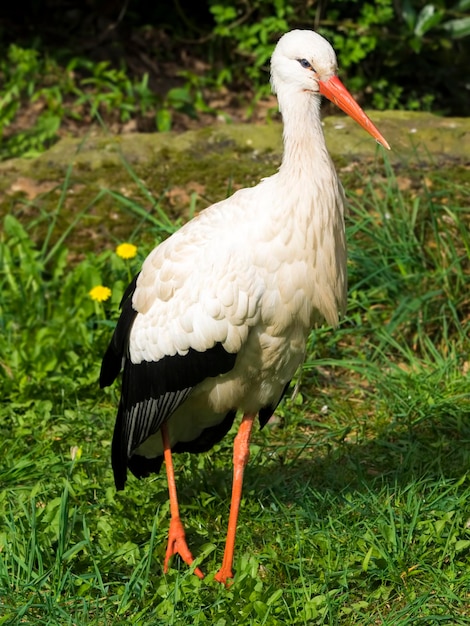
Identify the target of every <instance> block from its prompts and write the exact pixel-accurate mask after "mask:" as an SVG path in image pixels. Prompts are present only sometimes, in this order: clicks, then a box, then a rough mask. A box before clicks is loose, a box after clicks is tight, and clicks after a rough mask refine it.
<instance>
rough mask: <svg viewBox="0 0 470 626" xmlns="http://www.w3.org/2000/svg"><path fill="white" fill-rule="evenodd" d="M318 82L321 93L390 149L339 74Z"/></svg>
mask: <svg viewBox="0 0 470 626" xmlns="http://www.w3.org/2000/svg"><path fill="white" fill-rule="evenodd" d="M318 84H319V85H320V93H321V94H322V95H323V96H325V97H326V98H328V100H331V102H334V103H335V104H336V106H338V107H339V108H340V109H342V110H343V111H344V112H345V113H347V114H348V115H349V116H350V117H352V118H353V120H355V121H356V122H357V123H358V124H359V126H362V128H363V129H364V130H366V131H367V132H368V133H369V135H372V137H373V138H374V139H375V140H377V141H378V142H379V143H380V144H382V146H383V147H384V148H387V150H390V146H389V145H388V142H387V141H386V140H385V139H384V138H383V137H382V135H381V134H380V132H379V130H378V128H376V126H375V125H374V124H373V123H372V121H371V120H370V119H369V118H368V117H367V115H366V114H365V113H364V111H363V110H362V109H361V107H360V106H359V105H358V104H357V102H356V101H355V100H354V98H353V97H352V95H351V94H350V93H349V91H348V90H347V89H346V87H345V86H344V85H343V83H342V82H341V81H340V79H339V78H338V77H337V76H332V77H331V78H328V80H319V81H318Z"/></svg>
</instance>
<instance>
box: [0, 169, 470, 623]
mask: <svg viewBox="0 0 470 626" xmlns="http://www.w3.org/2000/svg"><path fill="white" fill-rule="evenodd" d="M380 168H382V165H380ZM377 171H378V170H372V169H371V171H369V172H364V171H363V173H362V176H363V178H360V179H359V180H356V188H357V191H356V193H353V194H352V195H351V197H350V200H351V212H350V216H349V218H348V230H349V242H350V244H349V247H350V254H349V257H350V268H349V273H350V285H351V290H350V306H349V310H348V315H347V317H346V318H345V319H344V320H343V322H342V324H341V326H340V327H339V328H338V329H337V330H335V331H332V330H331V329H328V328H322V329H319V330H318V331H317V332H316V333H315V334H312V338H311V342H310V345H309V351H308V358H307V362H306V364H305V366H304V368H303V370H302V372H301V373H300V374H299V377H298V380H297V381H296V383H297V386H296V393H293V394H292V396H291V397H289V398H288V399H287V400H286V401H285V402H284V404H283V405H282V406H281V407H280V408H279V410H278V413H277V415H278V419H277V421H276V422H275V423H273V424H272V425H270V426H268V427H267V428H266V429H265V430H263V431H261V432H256V433H255V435H254V437H253V445H252V456H251V459H250V464H249V467H248V469H247V472H246V479H245V487H244V499H243V503H242V508H241V515H240V522H239V532H238V538H237V549H236V556H235V564H234V565H235V570H236V577H235V582H234V584H233V586H231V587H230V588H229V589H224V588H222V587H221V586H220V585H219V584H217V583H216V582H214V580H213V575H214V573H215V572H216V571H217V569H218V566H219V565H220V562H221V559H222V554H223V542H224V534H225V530H226V524H227V518H228V506H229V494H230V487H231V443H232V439H233V432H232V433H231V434H230V435H229V436H228V437H226V439H225V440H224V441H223V442H222V443H221V444H220V445H218V446H216V447H215V448H214V449H213V450H212V451H211V452H210V453H208V454H205V455H200V456H190V455H180V456H177V457H176V459H175V465H176V470H177V474H178V477H177V480H178V487H179V495H180V504H181V512H182V516H183V518H184V522H185V524H186V527H187V532H188V539H189V543H190V546H191V547H192V548H193V551H194V553H195V554H196V555H197V557H198V558H197V564H199V565H200V566H201V568H202V569H203V570H204V571H205V572H206V573H207V577H206V578H205V579H204V580H203V581H200V580H199V579H198V578H196V577H195V576H194V575H192V574H191V572H190V571H189V570H188V568H187V567H186V566H184V565H181V564H180V562H179V561H178V559H174V560H173V564H172V567H171V569H170V571H169V573H168V574H167V575H166V576H164V575H163V574H162V569H161V568H162V561H163V556H164V552H165V547H166V533H167V528H168V517H169V515H168V514H169V507H168V499H167V488H166V480H165V478H164V475H161V476H158V477H155V478H154V479H151V480H150V479H148V480H143V481H137V480H135V479H132V478H131V479H130V480H129V482H128V486H127V487H126V490H125V491H124V492H120V493H119V494H117V493H116V492H115V490H114V486H113V480H112V472H111V468H110V460H109V456H110V440H111V436H112V429H113V423H114V417H115V411H116V405H117V399H118V390H117V389H107V390H105V391H104V392H102V391H100V390H99V389H98V386H97V377H98V372H99V365H100V357H101V355H102V353H103V350H104V348H105V345H106V342H107V341H108V339H109V336H110V333H111V330H112V327H113V324H114V321H115V319H116V316H117V307H118V302H119V298H120V296H121V294H122V290H123V288H124V286H125V284H126V283H127V281H128V279H129V276H130V275H132V273H133V272H134V271H135V270H136V269H137V268H138V267H139V264H140V262H141V259H142V258H143V257H144V256H145V253H146V251H147V250H144V249H139V253H138V257H137V258H135V259H132V260H130V261H123V260H122V259H120V258H118V257H117V255H116V254H115V253H114V252H113V251H112V250H110V251H104V252H102V253H100V254H99V255H91V254H88V255H87V256H86V257H85V258H84V259H83V260H82V261H81V262H80V263H78V264H75V265H73V266H71V265H70V264H69V261H68V256H67V250H66V249H65V247H64V240H63V239H61V237H60V233H56V232H53V231H54V229H56V228H57V227H58V226H57V224H58V223H59V222H60V220H59V221H58V220H57V219H55V217H54V216H53V215H42V216H41V217H40V218H38V219H42V220H43V221H44V223H46V224H49V226H48V228H49V230H48V231H47V234H46V237H45V238H44V241H43V242H42V243H40V244H38V243H35V242H34V241H33V239H32V235H31V233H32V232H33V231H34V229H35V227H36V226H37V224H30V225H28V228H25V226H24V225H23V226H22V225H21V224H20V223H19V222H18V221H17V220H16V218H15V217H14V216H12V215H10V216H8V217H7V218H6V220H5V222H4V227H3V234H2V235H1V238H2V239H1V242H0V266H1V268H2V273H1V278H0V287H1V291H0V307H1V311H0V326H1V333H0V355H1V357H0V376H1V385H2V403H1V405H0V411H1V413H0V415H1V422H0V435H1V439H0V454H1V463H0V488H1V490H0V624H15V625H16V624H41V625H43V624H50V625H56V624H57V625H61V626H62V625H68V624H71V625H72V624H74V625H75V624H76V625H82V624H83V625H85V624H86V625H88V624H93V625H100V626H101V625H107V624H109V625H111V624H112V625H119V624H122V625H124V624H138V625H139V626H140V625H146V626H147V625H148V626H150V625H155V624H175V625H180V624H181V625H183V624H210V625H211V626H214V625H218V626H228V625H232V624H233V625H236V624H237V625H239V624H242V625H248V624H255V625H258V624H260V625H261V624H268V625H270V624H292V625H300V624H306V625H313V624H341V625H343V624H344V625H349V624H360V625H365V624H371V625H372V624H374V625H375V624H386V625H388V626H391V625H395V624H396V625H402V624H423V625H429V624H449V625H450V624H452V625H456V624H457V625H458V624H470V609H469V606H470V592H469V590H470V565H469V557H470V479H469V475H468V472H469V467H470V464H469V460H470V453H469V451H470V419H469V418H470V400H469V374H468V372H469V340H468V333H469V319H470V299H469V295H468V283H469V280H470V277H469V275H470V261H469V258H470V236H469V222H470V219H469V215H468V208H467V207H468V202H469V195H470V194H469V189H468V185H467V186H466V185H465V184H464V183H458V182H452V180H451V179H446V178H445V176H444V175H443V174H440V173H433V174H427V175H426V176H425V175H424V174H416V171H411V170H410V171H409V172H408V173H407V175H409V176H410V177H411V178H412V179H413V181H414V182H413V185H412V186H411V188H409V189H408V190H407V191H406V192H402V191H400V188H399V187H400V185H399V179H396V178H395V177H394V174H393V172H392V171H391V169H390V168H389V169H388V171H387V175H386V176H384V177H380V178H378V177H377ZM369 180H372V181H373V182H370V183H369V182H367V181H369ZM66 186H67V177H66V180H65V182H64V190H63V193H62V194H59V196H58V197H59V199H58V201H57V202H58V204H57V213H58V212H59V210H60V209H61V202H63V196H64V194H65V191H66ZM350 188H352V189H353V188H354V185H351V186H350ZM109 192H110V193H113V194H114V199H115V202H116V203H117V206H118V207H119V206H120V203H121V206H122V210H123V211H126V212H129V211H130V210H131V211H133V212H134V214H135V217H136V224H137V225H138V226H136V228H141V226H142V220H143V219H144V213H143V211H142V210H141V209H140V207H139V206H137V205H132V203H130V202H129V200H128V199H125V198H123V197H122V198H121V197H120V196H119V194H117V193H115V192H114V191H113V190H109ZM124 203H125V204H124ZM73 227H74V228H80V223H79V222H78V223H77V224H75V225H74V226H73ZM147 228H148V229H152V232H153V233H154V239H155V240H157V241H158V240H160V239H162V238H163V237H165V236H167V234H168V232H169V231H170V230H171V225H170V224H169V222H168V220H167V219H166V218H165V216H164V215H163V214H161V213H159V212H158V207H157V205H155V211H154V217H153V218H152V220H151V221H150V222H148V224H147ZM136 232H137V231H136ZM50 241H55V242H56V243H54V245H52V244H50V243H48V242H50ZM136 243H138V241H137V240H136ZM96 284H104V285H109V286H110V287H112V296H111V299H110V300H109V301H107V302H104V303H101V304H98V303H96V302H93V301H92V300H91V299H90V298H89V297H88V291H89V290H90V289H91V288H92V287H93V286H94V285H96Z"/></svg>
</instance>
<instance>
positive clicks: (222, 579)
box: [214, 565, 233, 587]
mask: <svg viewBox="0 0 470 626" xmlns="http://www.w3.org/2000/svg"><path fill="white" fill-rule="evenodd" d="M232 578H233V572H232V569H231V568H230V567H224V566H223V565H222V567H221V568H220V569H219V571H218V572H217V574H216V575H215V576H214V580H216V581H217V582H218V583H222V585H225V586H226V587H230V586H231V585H232V584H233V580H231V579H232Z"/></svg>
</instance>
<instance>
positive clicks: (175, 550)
mask: <svg viewBox="0 0 470 626" xmlns="http://www.w3.org/2000/svg"><path fill="white" fill-rule="evenodd" d="M175 554H179V555H180V557H181V558H182V559H183V561H184V562H185V563H186V565H191V563H192V562H193V561H194V557H193V555H192V554H191V551H190V549H189V548H188V544H187V543H186V534H185V532H184V528H183V524H182V523H181V520H180V518H179V517H172V518H171V521H170V529H169V531H168V545H167V548H166V554H165V561H164V563H163V572H164V573H165V574H166V573H167V572H168V563H169V561H170V559H171V557H172V556H173V555H175ZM194 573H195V574H196V576H197V577H198V578H201V579H202V578H204V574H203V573H202V572H201V570H200V569H199V567H196V569H195V570H194Z"/></svg>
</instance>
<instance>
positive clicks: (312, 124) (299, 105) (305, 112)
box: [278, 91, 334, 181]
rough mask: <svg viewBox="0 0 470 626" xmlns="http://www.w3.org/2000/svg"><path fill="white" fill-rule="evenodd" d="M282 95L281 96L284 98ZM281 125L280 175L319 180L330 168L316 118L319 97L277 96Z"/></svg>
mask: <svg viewBox="0 0 470 626" xmlns="http://www.w3.org/2000/svg"><path fill="white" fill-rule="evenodd" d="M284 96H285V97H284ZM278 98H279V107H280V110H281V112H282V117H283V122H284V155H283V158H282V164H281V167H280V170H279V173H280V174H281V176H288V177H293V176H295V177H296V178H297V179H298V178H299V177H304V176H306V177H308V178H309V179H310V180H312V181H313V180H321V179H322V178H324V175H325V174H326V175H329V176H331V171H332V170H333V171H334V168H333V166H332V163H331V159H330V157H329V154H328V151H327V149H326V144H325V137H324V135H323V129H322V124H321V119H320V97H319V96H315V95H312V94H309V93H306V92H303V91H302V92H295V93H292V92H291V93H289V94H278Z"/></svg>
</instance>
